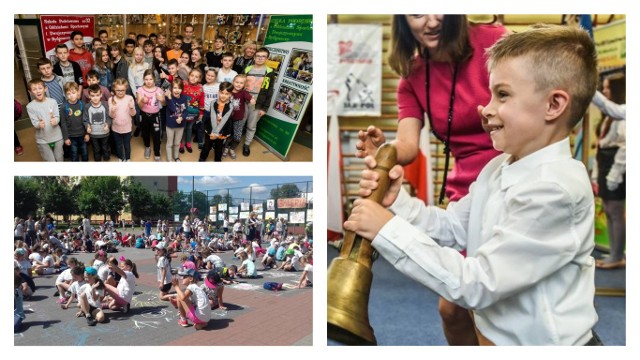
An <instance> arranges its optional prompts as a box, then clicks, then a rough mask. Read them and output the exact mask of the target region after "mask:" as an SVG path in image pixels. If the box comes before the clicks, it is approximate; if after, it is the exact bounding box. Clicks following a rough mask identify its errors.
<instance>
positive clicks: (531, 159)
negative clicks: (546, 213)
mask: <svg viewBox="0 0 640 360" xmlns="http://www.w3.org/2000/svg"><path fill="white" fill-rule="evenodd" d="M570 158H572V157H571V146H570V144H569V138H568V137H566V138H564V139H563V140H561V141H558V142H556V143H553V144H551V145H548V146H546V147H544V148H542V149H540V150H538V151H536V152H534V153H531V154H529V155H527V156H525V157H523V158H521V159H520V160H518V161H516V162H515V163H513V164H509V162H510V161H511V157H510V156H509V157H507V158H505V160H504V162H503V163H502V176H501V182H500V185H501V186H500V187H501V189H502V190H506V189H507V188H509V187H511V186H513V185H515V184H517V183H519V182H522V181H523V180H524V178H526V177H529V176H531V175H530V174H531V172H532V171H534V170H535V169H536V168H538V167H540V165H542V164H545V163H550V162H554V161H558V160H561V159H570Z"/></svg>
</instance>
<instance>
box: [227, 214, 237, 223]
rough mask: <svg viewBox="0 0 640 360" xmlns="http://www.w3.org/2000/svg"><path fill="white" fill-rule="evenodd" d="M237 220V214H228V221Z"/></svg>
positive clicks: (233, 221)
mask: <svg viewBox="0 0 640 360" xmlns="http://www.w3.org/2000/svg"><path fill="white" fill-rule="evenodd" d="M237 220H238V216H237V215H229V222H230V223H235V222H236V221H237Z"/></svg>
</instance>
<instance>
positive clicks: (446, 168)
mask: <svg viewBox="0 0 640 360" xmlns="http://www.w3.org/2000/svg"><path fill="white" fill-rule="evenodd" d="M425 63H426V69H427V81H426V94H427V117H428V118H429V127H430V128H431V132H432V133H433V135H434V136H435V137H436V139H438V140H440V141H442V142H443V143H444V154H445V158H444V176H443V178H442V187H441V188H440V197H439V199H438V203H439V204H442V202H443V200H444V192H445V190H446V188H447V174H448V172H449V156H450V153H451V148H450V140H451V124H452V123H453V103H454V102H455V98H456V91H455V90H456V81H457V79H458V63H457V62H456V63H455V68H454V70H453V80H452V83H451V96H450V97H449V115H448V117H447V137H446V138H443V137H442V135H440V134H438V133H437V132H436V129H435V128H434V127H433V118H432V117H431V96H430V89H431V75H430V73H431V66H430V65H429V53H428V52H427V55H426V57H425Z"/></svg>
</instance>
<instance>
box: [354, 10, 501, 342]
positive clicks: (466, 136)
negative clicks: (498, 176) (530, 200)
mask: <svg viewBox="0 0 640 360" xmlns="http://www.w3.org/2000/svg"><path fill="white" fill-rule="evenodd" d="M505 32H506V29H505V28H504V27H502V26H495V25H471V24H469V22H468V21H467V18H466V16H465V15H395V16H394V18H393V24H392V29H391V45H390V51H389V53H390V55H389V66H390V67H391V68H392V69H393V70H394V71H395V72H396V73H398V75H400V76H401V79H400V81H399V83H398V90H397V99H398V113H399V114H398V118H399V123H398V133H397V136H396V140H395V141H394V142H393V143H394V145H395V146H396V148H397V150H398V161H399V163H400V164H402V165H407V164H409V163H411V162H412V161H414V160H415V159H416V157H417V156H418V152H419V149H418V144H419V140H420V129H421V128H422V127H423V126H425V124H424V121H425V120H424V118H425V117H424V114H425V113H426V114H427V119H428V120H427V121H429V122H430V129H431V131H432V132H433V133H434V135H435V136H436V138H438V139H439V140H440V141H442V142H443V143H444V145H445V154H446V156H447V157H446V160H445V163H446V165H448V163H449V156H450V154H449V153H451V154H452V155H453V156H454V157H455V160H456V161H455V164H454V166H453V170H452V171H451V172H450V173H448V174H447V172H445V180H444V183H443V186H442V187H443V188H442V189H441V195H440V202H442V200H443V196H444V195H445V194H446V196H447V197H448V198H449V200H450V201H457V200H458V199H460V198H461V197H463V196H464V195H466V194H467V192H468V190H469V185H471V183H472V182H473V181H475V179H476V177H477V175H478V173H479V172H480V170H482V168H483V167H484V166H485V164H486V163H487V162H488V161H489V160H491V159H492V158H493V157H495V156H496V155H498V152H497V151H496V150H494V149H493V145H492V142H491V138H490V137H489V135H488V134H486V133H485V132H484V130H483V129H482V124H481V121H480V117H479V115H478V111H477V108H478V105H479V104H485V103H487V102H488V101H489V100H490V98H491V93H490V91H489V74H488V72H487V67H486V64H485V61H486V56H485V49H486V48H488V47H490V46H491V45H493V44H494V43H495V42H496V41H497V40H498V39H499V38H500V37H501V36H502V35H503V34H505ZM358 137H359V139H360V141H359V142H358V144H357V145H356V147H357V149H358V152H357V156H359V157H364V156H366V155H370V154H371V155H372V154H373V153H375V150H376V149H377V147H378V146H379V145H380V144H382V143H384V141H385V138H384V135H383V133H382V131H381V130H380V129H378V128H376V127H374V126H370V127H369V128H368V129H367V130H366V131H360V133H359V134H358ZM439 311H440V315H441V316H442V320H443V327H444V333H445V336H446V338H447V341H448V342H449V344H451V345H477V344H478V340H477V338H476V335H475V329H474V325H473V321H472V319H471V318H470V316H469V313H468V311H467V310H466V309H463V308H461V307H458V306H457V305H455V304H453V303H449V302H448V301H446V300H445V299H443V298H440V303H439Z"/></svg>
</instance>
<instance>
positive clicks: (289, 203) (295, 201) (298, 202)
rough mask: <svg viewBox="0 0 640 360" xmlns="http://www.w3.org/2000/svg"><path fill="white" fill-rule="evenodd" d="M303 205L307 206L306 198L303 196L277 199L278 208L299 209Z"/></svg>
mask: <svg viewBox="0 0 640 360" xmlns="http://www.w3.org/2000/svg"><path fill="white" fill-rule="evenodd" d="M305 207H307V199H305V198H291V199H278V208H285V209H300V208H305Z"/></svg>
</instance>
